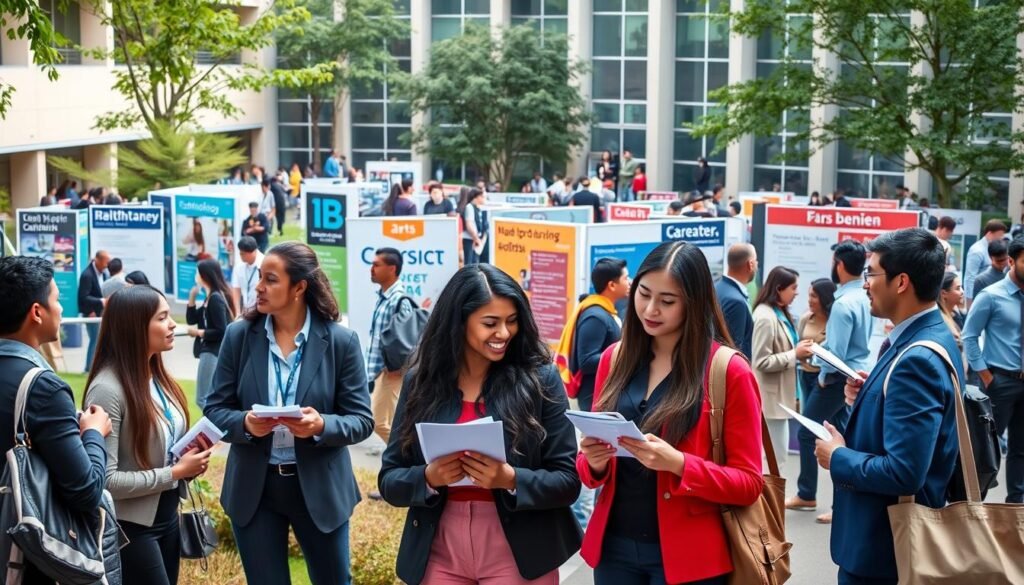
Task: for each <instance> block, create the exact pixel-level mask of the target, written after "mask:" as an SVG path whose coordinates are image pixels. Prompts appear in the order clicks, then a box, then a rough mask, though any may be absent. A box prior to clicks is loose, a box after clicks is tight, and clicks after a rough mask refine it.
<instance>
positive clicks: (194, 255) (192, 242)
mask: <svg viewBox="0 0 1024 585" xmlns="http://www.w3.org/2000/svg"><path fill="white" fill-rule="evenodd" d="M181 242H182V243H183V244H185V245H186V246H188V250H187V251H186V252H185V260H189V261H192V262H196V261H199V260H205V259H206V258H209V257H210V254H209V253H207V251H206V238H205V237H204V236H203V224H202V222H200V221H199V218H198V217H193V218H192V231H191V232H189V233H187V234H185V237H184V238H182V240H181Z"/></svg>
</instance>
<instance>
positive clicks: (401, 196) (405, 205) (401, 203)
mask: <svg viewBox="0 0 1024 585" xmlns="http://www.w3.org/2000/svg"><path fill="white" fill-rule="evenodd" d="M381 212H382V214H383V215H387V216H398V215H416V204H415V203H413V200H412V179H402V182H401V183H395V184H393V185H391V194H390V195H388V198H387V200H385V201H384V206H383V207H382V208H381Z"/></svg>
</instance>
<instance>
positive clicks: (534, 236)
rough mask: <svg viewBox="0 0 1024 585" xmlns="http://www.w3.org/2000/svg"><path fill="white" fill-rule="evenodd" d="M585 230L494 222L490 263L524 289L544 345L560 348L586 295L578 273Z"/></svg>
mask: <svg viewBox="0 0 1024 585" xmlns="http://www.w3.org/2000/svg"><path fill="white" fill-rule="evenodd" d="M587 227H589V226H587ZM587 227H585V226H582V225H580V224H567V223H552V222H541V221H531V220H524V219H506V218H496V219H495V220H494V222H493V226H492V228H491V235H492V238H493V243H494V245H493V247H492V250H493V252H492V258H493V259H494V260H493V262H492V263H493V264H494V265H495V266H496V267H498V268H500V269H501V270H503V271H504V272H505V273H506V274H508V275H509V276H511V277H512V278H515V279H516V280H517V281H518V282H519V284H520V286H522V287H523V290H524V291H525V292H526V296H527V298H529V299H530V307H531V308H532V309H533V318H534V319H535V320H536V322H537V327H538V328H539V329H540V335H541V338H542V339H543V340H544V341H545V342H546V343H549V344H557V343H558V340H559V339H560V338H561V336H562V329H564V328H565V323H566V321H568V319H569V316H570V315H571V314H572V310H573V308H574V307H575V306H576V299H577V297H578V295H579V294H580V293H582V292H584V289H581V286H580V285H581V276H580V275H579V274H578V273H577V271H578V270H579V266H580V264H581V260H582V259H581V257H580V256H581V252H582V250H583V246H582V240H583V234H584V230H585V229H587Z"/></svg>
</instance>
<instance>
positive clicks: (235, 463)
mask: <svg viewBox="0 0 1024 585" xmlns="http://www.w3.org/2000/svg"><path fill="white" fill-rule="evenodd" d="M337 318H338V305H337V303H336V302H335V300H334V295H333V293H332V292H331V287H330V283H329V282H328V280H327V276H326V275H325V274H324V272H323V270H321V268H320V265H319V264H318V263H317V258H316V254H315V253H314V252H313V250H311V249H310V248H309V246H307V245H305V244H301V243H298V242H288V243H284V244H278V245H277V246H274V247H273V248H272V249H271V250H270V252H268V253H267V255H266V257H265V258H264V260H263V265H262V267H261V268H260V281H259V284H257V285H256V307H255V309H253V310H251V311H250V312H249V313H247V314H246V315H245V319H243V320H240V321H236V322H235V323H232V324H231V325H230V326H228V330H227V333H226V334H225V336H224V340H223V342H222V343H221V348H220V357H219V359H218V361H217V372H216V374H215V375H214V380H213V394H212V395H211V396H210V398H209V400H208V401H207V404H206V409H205V411H204V413H205V414H206V416H207V417H208V418H209V419H210V421H211V422H213V424H215V425H217V426H218V427H219V428H220V429H221V430H223V431H224V432H225V436H224V440H225V441H227V442H229V443H231V451H230V453H229V454H228V464H227V471H226V472H225V476H224V487H223V489H222V490H221V503H222V504H223V505H224V510H225V511H226V512H227V514H228V517H230V518H231V524H232V528H233V530H234V533H235V541H236V542H237V544H238V553H239V556H240V557H241V559H242V567H243V568H244V569H245V576H246V580H247V581H248V582H249V583H259V584H260V585H278V584H287V583H289V582H290V581H289V575H288V528H289V527H291V528H292V529H293V530H294V531H295V536H296V538H297V539H298V541H299V545H300V546H301V547H302V550H303V552H304V554H305V557H306V566H307V568H308V570H309V577H310V580H311V581H312V582H313V584H314V585H328V584H329V585H339V584H340V585H347V584H348V583H350V581H351V577H350V570H349V548H348V519H349V516H351V515H352V509H353V508H354V507H355V505H356V504H357V503H358V502H359V499H360V497H359V488H358V487H357V486H356V480H355V476H354V475H353V473H352V460H351V459H350V457H349V453H348V448H347V447H348V446H349V445H352V444H354V443H359V442H360V441H362V440H364V439H366V438H367V437H368V436H370V433H371V432H372V431H373V416H372V414H371V412H370V395H369V393H368V392H367V384H366V369H365V368H364V366H363V356H362V352H361V351H360V349H359V340H358V339H357V337H356V335H355V333H353V332H352V331H351V330H349V329H346V328H345V327H342V326H341V325H339V324H338V323H336V322H335V321H336V320H337ZM257 404H261V405H268V404H269V405H273V406H282V405H283V406H291V405H299V406H301V418H261V417H257V416H255V415H254V414H253V407H254V405H257Z"/></svg>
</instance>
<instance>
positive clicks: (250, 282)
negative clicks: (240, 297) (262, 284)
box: [245, 266, 260, 293]
mask: <svg viewBox="0 0 1024 585" xmlns="http://www.w3.org/2000/svg"><path fill="white" fill-rule="evenodd" d="M259 271H260V269H259V268H257V267H256V266H253V267H252V272H250V273H249V279H248V280H246V282H245V292H246V293H248V292H249V289H251V288H252V277H254V276H256V273H257V272H259Z"/></svg>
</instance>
